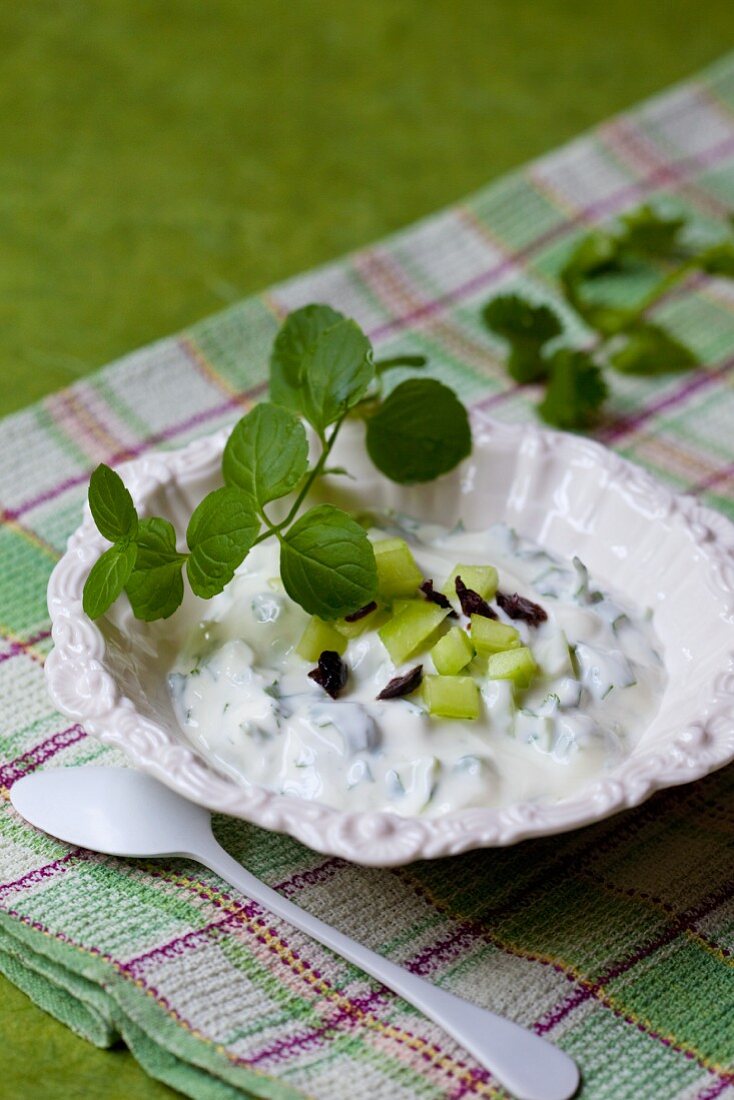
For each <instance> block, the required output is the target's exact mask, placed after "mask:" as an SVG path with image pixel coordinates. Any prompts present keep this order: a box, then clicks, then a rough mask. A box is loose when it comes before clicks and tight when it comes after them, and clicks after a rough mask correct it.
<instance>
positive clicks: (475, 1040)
mask: <svg viewBox="0 0 734 1100" xmlns="http://www.w3.org/2000/svg"><path fill="white" fill-rule="evenodd" d="M191 854H192V855H193V856H194V857H195V858H196V859H197V860H199V862H201V863H203V864H205V866H207V867H209V868H210V870H212V871H214V872H215V873H216V874H218V875H219V876H220V877H221V878H223V879H225V880H226V881H227V882H229V883H230V884H231V885H232V886H234V887H235V888H236V889H237V890H240V891H241V892H242V893H243V894H245V895H246V896H247V897H248V898H251V899H252V900H253V901H258V902H260V903H261V904H262V905H264V906H265V907H266V908H267V909H269V910H270V912H271V913H275V914H276V915H277V916H279V917H282V918H283V920H286V921H288V923H289V924H292V925H293V926H294V927H295V928H299V929H300V930H301V931H302V932H305V933H306V934H307V935H309V936H311V937H312V938H313V939H315V940H318V941H319V943H322V944H324V945H325V946H326V947H329V948H331V950H332V951H335V952H336V953H337V954H339V955H341V956H342V957H343V958H345V959H348V960H349V962H351V963H354V964H355V965H356V966H358V967H360V969H361V970H364V972H365V973H366V974H370V975H371V976H372V977H373V978H376V979H377V980H378V981H379V982H382V983H383V984H384V985H386V986H387V987H388V988H389V989H392V990H393V992H394V993H397V994H399V995H400V996H401V997H403V998H404V999H405V1000H406V1001H409V1002H410V1003H411V1004H413V1005H415V1006H416V1008H419V1009H420V1010H421V1012H423V1013H424V1014H425V1015H426V1016H428V1017H429V1018H430V1019H431V1020H433V1021H434V1022H435V1023H437V1024H438V1025H439V1026H440V1027H442V1028H443V1029H444V1031H446V1032H448V1034H449V1035H451V1036H453V1038H454V1039H456V1040H457V1042H459V1043H461V1045H462V1046H463V1047H465V1049H466V1050H468V1051H469V1052H470V1053H471V1054H473V1055H474V1057H475V1058H476V1059H477V1060H478V1061H479V1062H481V1064H482V1065H483V1066H485V1067H486V1068H487V1069H488V1070H489V1071H490V1073H492V1074H493V1075H494V1076H495V1077H496V1078H497V1080H498V1081H499V1082H500V1083H501V1084H503V1085H504V1086H505V1088H507V1089H508V1090H509V1091H510V1092H511V1093H513V1094H514V1095H515V1096H516V1097H517V1098H518V1100H569V1097H571V1096H573V1094H574V1093H575V1091H576V1089H577V1087H578V1083H579V1073H578V1069H577V1068H576V1064H575V1063H574V1062H573V1061H572V1059H571V1058H570V1057H569V1056H568V1055H567V1054H564V1052H563V1051H561V1050H559V1049H558V1048H557V1047H555V1046H553V1045H552V1044H551V1043H548V1042H546V1040H545V1039H541V1038H540V1036H538V1035H535V1034H534V1033H533V1032H532V1031H528V1030H527V1028H524V1027H521V1026H520V1025H519V1024H515V1023H513V1022H512V1021H511V1020H506V1019H504V1018H503V1017H502V1016H497V1015H495V1014H494V1013H493V1012H489V1011H488V1010H487V1009H484V1008H480V1007H478V1006H477V1005H473V1004H470V1003H469V1002H468V1001H464V1000H462V999H461V998H460V997H456V996H455V995H454V994H453V993H447V992H446V991H445V990H443V989H439V988H438V986H435V985H432V984H431V983H430V982H427V981H424V979H423V978H419V977H418V976H417V975H416V974H411V973H410V971H408V970H404V969H403V968H402V967H401V966H397V965H396V964H395V963H393V962H390V960H389V959H385V958H383V957H382V955H378V954H377V953H376V952H375V951H371V950H370V949H369V948H368V947H363V946H362V944H359V943H357V942H356V941H355V940H353V939H351V938H350V937H349V936H345V935H344V933H343V932H339V931H337V930H336V929H335V928H332V927H331V926H330V925H328V924H325V923H324V921H322V920H319V919H318V917H313V916H311V914H310V913H308V912H306V910H305V909H301V907H300V906H298V905H294V903H293V902H292V901H288V899H287V898H284V897H282V895H281V894H279V893H277V891H275V890H272V889H271V888H270V887H269V886H266V885H265V884H264V883H263V882H261V881H260V880H259V879H258V878H256V877H255V875H253V874H251V872H250V871H248V870H246V868H244V867H243V866H242V865H241V864H240V863H238V862H237V861H236V860H235V859H233V858H232V856H230V855H229V854H228V853H227V852H225V850H224V849H223V848H222V847H221V846H220V845H219V844H218V843H217V842H216V840H214V837H213V836H212V838H211V843H210V844H209V843H207V844H202V845H201V848H200V850H198V851H197V852H192V853H191Z"/></svg>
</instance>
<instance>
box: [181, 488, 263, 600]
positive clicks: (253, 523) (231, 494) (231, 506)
mask: <svg viewBox="0 0 734 1100" xmlns="http://www.w3.org/2000/svg"><path fill="white" fill-rule="evenodd" d="M259 530H260V521H259V519H258V517H257V515H256V512H255V502H254V500H253V499H252V497H251V496H249V495H248V494H247V493H243V492H242V490H241V489H232V488H229V487H225V488H223V489H215V490H214V492H213V493H209V495H208V496H206V497H204V499H203V500H202V502H201V503H200V504H199V505H198V507H197V508H195V509H194V514H193V515H192V517H191V519H190V520H189V526H188V530H187V531H186V541H187V543H188V545H189V550H190V551H191V553H190V555H189V559H188V562H187V563H186V571H187V573H188V577H189V584H190V585H191V588H192V590H193V592H194V593H195V594H196V595H197V596H202V597H203V598H204V599H205V600H207V599H209V598H210V597H211V596H216V594H217V593H218V592H221V591H222V589H223V588H224V586H225V585H226V584H227V583H228V582H229V581H231V580H232V577H233V576H234V571H235V569H236V568H237V566H238V565H240V564H241V562H242V561H243V560H244V558H245V557H246V556H247V553H248V551H249V550H250V547H251V546H252V544H253V542H254V541H255V539H256V538H257V534H258V531H259Z"/></svg>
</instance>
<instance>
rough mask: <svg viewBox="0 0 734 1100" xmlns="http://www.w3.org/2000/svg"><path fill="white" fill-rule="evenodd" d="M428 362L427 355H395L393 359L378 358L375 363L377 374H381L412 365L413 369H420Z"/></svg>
mask: <svg viewBox="0 0 734 1100" xmlns="http://www.w3.org/2000/svg"><path fill="white" fill-rule="evenodd" d="M427 362H428V360H427V358H426V357H425V355H395V356H393V358H392V359H378V360H377V362H376V363H375V374H376V375H378V376H379V375H381V374H385V372H386V371H389V370H395V369H396V368H397V367H412V368H413V370H418V369H419V368H420V367H425V365H426V363H427Z"/></svg>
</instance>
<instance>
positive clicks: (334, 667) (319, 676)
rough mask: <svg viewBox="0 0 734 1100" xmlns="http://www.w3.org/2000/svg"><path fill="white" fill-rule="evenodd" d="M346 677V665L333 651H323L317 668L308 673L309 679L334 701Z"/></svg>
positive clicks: (347, 673) (347, 670)
mask: <svg viewBox="0 0 734 1100" xmlns="http://www.w3.org/2000/svg"><path fill="white" fill-rule="evenodd" d="M348 675H349V669H348V667H347V665H346V664H345V663H344V661H342V659H341V657H340V656H339V654H338V653H337V652H336V651H335V650H333V649H325V650H324V652H323V653H322V654H321V656H320V657H319V663H318V665H317V667H316V668H314V669H311V671H310V672H309V676H310V677H311V679H312V680H315V681H316V683H317V684H319V686H320V687H322V688H323V689H324V691H325V692H326V693H327V695H330V696H331V698H332V699H336V697H337V695H338V694H339V692H340V691H341V690H342V688H343V687H344V685H345V684H346V682H347V676H348Z"/></svg>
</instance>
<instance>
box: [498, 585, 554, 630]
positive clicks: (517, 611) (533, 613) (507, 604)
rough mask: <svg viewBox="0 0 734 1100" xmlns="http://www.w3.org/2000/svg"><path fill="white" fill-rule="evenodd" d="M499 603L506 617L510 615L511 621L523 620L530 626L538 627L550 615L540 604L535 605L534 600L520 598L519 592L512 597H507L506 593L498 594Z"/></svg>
mask: <svg viewBox="0 0 734 1100" xmlns="http://www.w3.org/2000/svg"><path fill="white" fill-rule="evenodd" d="M497 603H498V604H499V605H500V607H501V608H502V610H503V611H504V613H505V615H509V616H510V618H511V619H522V621H523V622H526V623H529V624H530V626H538V625H539V624H540V623H544V622H545V620H546V619H547V618H548V613H547V612H546V611H544V610H543V608H542V607H541V606H540V605H539V604H537V603H533V601H532V600H526V599H525V597H524V596H518V594H517V592H515V593H513V595H512V596H507V595H505V593H504V592H498V593H497Z"/></svg>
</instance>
